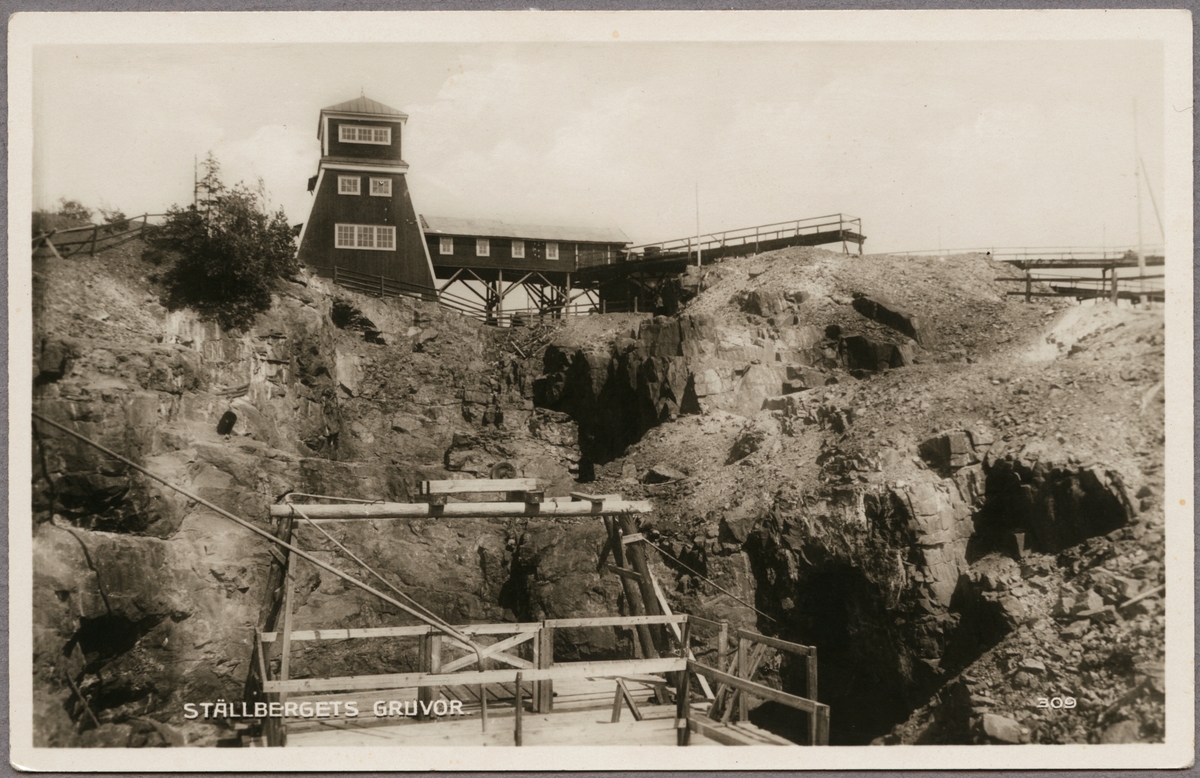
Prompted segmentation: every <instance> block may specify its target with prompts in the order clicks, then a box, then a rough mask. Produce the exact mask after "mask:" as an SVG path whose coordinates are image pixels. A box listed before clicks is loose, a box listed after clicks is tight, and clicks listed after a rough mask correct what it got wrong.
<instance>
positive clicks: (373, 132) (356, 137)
mask: <svg viewBox="0 0 1200 778" xmlns="http://www.w3.org/2000/svg"><path fill="white" fill-rule="evenodd" d="M338 140H340V141H341V142H342V143H370V144H372V145H375V146H390V145H392V128H391V127H355V126H354V125H347V124H339V125H338Z"/></svg>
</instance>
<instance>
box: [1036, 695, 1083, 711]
mask: <svg viewBox="0 0 1200 778" xmlns="http://www.w3.org/2000/svg"><path fill="white" fill-rule="evenodd" d="M1037 706H1038V707H1039V708H1074V707H1075V698H1074V697H1038V704H1037Z"/></svg>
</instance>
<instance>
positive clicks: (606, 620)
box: [544, 614, 687, 627]
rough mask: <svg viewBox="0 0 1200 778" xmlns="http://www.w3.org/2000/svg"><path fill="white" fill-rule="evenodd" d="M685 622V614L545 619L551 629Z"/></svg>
mask: <svg viewBox="0 0 1200 778" xmlns="http://www.w3.org/2000/svg"><path fill="white" fill-rule="evenodd" d="M684 621H687V615H686V614H680V615H678V616H665V615H658V616H597V617H595V618H586V619H547V620H546V621H545V622H544V623H545V624H547V625H549V626H552V627H630V626H635V625H637V624H679V623H681V622H684Z"/></svg>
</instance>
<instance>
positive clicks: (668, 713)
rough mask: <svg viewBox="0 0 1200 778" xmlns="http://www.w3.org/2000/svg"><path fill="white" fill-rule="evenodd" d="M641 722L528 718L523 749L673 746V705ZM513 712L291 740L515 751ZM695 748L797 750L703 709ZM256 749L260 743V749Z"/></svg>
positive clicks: (597, 714)
mask: <svg viewBox="0 0 1200 778" xmlns="http://www.w3.org/2000/svg"><path fill="white" fill-rule="evenodd" d="M641 711H642V715H643V718H642V720H641V721H635V720H634V718H633V716H632V715H630V714H629V711H628V710H626V711H625V712H624V714H623V715H622V716H621V720H620V721H619V722H617V723H615V724H614V723H611V721H610V719H609V709H608V706H606V707H604V708H587V709H584V710H556V711H554V712H552V713H529V712H528V711H526V712H525V713H524V715H523V717H522V737H523V745H524V746H579V745H588V746H610V745H611V746H675V745H676V742H675V706H674V705H646V706H641ZM513 715H514V711H513V709H512V708H506V709H500V710H496V711H492V710H490V709H489V712H488V731H487V732H483V731H482V728H481V727H480V721H479V716H478V712H477V711H476V712H474V713H472V714H471V715H467V716H462V717H460V718H454V719H443V720H441V721H432V722H416V721H412V720H407V719H406V720H405V722H404V723H401V724H390V725H383V726H380V725H374V724H368V723H367V722H369V721H373V717H368V718H366V719H364V720H362V721H361V722H353V721H350V720H342V721H337V722H326V723H323V724H317V725H315V726H313V727H312V728H310V729H306V730H305V731H299V732H295V733H290V734H289V735H288V746H289V747H303V746H336V747H338V748H348V747H360V746H407V747H423V746H470V747H479V746H513V745H514V742H513V723H514V722H513ZM692 721H693V727H692V738H691V743H690V745H691V746H719V745H795V744H794V743H791V742H790V741H788V740H785V739H783V738H781V737H779V736H777V735H773V734H771V733H770V732H767V731H765V730H762V729H759V728H758V727H755V726H753V725H749V724H737V725H721V724H720V723H719V722H707V720H706V719H703V712H702V711H701V710H699V709H697V710H696V711H695V713H694V714H693V718H692ZM256 745H258V744H256Z"/></svg>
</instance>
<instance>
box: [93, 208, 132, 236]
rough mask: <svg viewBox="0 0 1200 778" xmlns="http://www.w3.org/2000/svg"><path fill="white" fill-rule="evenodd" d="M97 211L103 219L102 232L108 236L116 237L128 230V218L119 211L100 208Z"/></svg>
mask: <svg viewBox="0 0 1200 778" xmlns="http://www.w3.org/2000/svg"><path fill="white" fill-rule="evenodd" d="M99 210H100V215H101V216H102V217H103V218H104V231H105V232H106V233H108V234H109V235H116V234H117V233H119V232H125V231H126V230H128V229H129V217H128V216H126V215H125V213H124V212H123V211H121V210H120V209H117V208H112V209H109V208H105V207H104V206H100V209H99Z"/></svg>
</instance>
